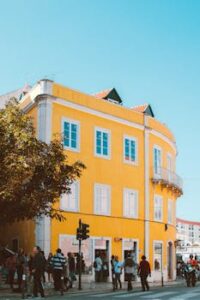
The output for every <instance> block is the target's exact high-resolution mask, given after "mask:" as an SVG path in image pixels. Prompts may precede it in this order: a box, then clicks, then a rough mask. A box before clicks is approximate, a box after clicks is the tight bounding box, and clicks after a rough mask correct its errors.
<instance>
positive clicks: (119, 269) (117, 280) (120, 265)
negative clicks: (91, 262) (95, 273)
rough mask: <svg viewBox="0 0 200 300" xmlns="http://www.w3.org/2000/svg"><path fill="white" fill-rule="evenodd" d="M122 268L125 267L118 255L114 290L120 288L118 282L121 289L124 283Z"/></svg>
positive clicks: (116, 257) (115, 264) (115, 262)
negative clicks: (122, 281) (122, 280)
mask: <svg viewBox="0 0 200 300" xmlns="http://www.w3.org/2000/svg"><path fill="white" fill-rule="evenodd" d="M122 268H123V263H122V262H120V261H119V258H118V256H115V261H114V273H115V284H114V290H117V289H118V283H119V288H120V289H121V288H122V283H121V274H122Z"/></svg>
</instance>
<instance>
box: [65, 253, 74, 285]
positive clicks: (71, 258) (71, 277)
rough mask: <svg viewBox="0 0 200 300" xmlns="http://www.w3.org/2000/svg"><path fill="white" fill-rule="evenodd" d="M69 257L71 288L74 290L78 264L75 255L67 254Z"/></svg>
mask: <svg viewBox="0 0 200 300" xmlns="http://www.w3.org/2000/svg"><path fill="white" fill-rule="evenodd" d="M67 257H68V271H69V282H70V284H69V288H73V282H74V281H76V263H75V258H74V254H73V253H71V252H68V253H67Z"/></svg>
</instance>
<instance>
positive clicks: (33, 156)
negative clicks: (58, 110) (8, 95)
mask: <svg viewBox="0 0 200 300" xmlns="http://www.w3.org/2000/svg"><path fill="white" fill-rule="evenodd" d="M84 168H85V166H84V164H83V163H82V162H80V161H76V162H75V163H73V164H69V163H68V161H67V156H66V154H65V153H64V151H63V144H62V142H61V139H54V140H53V141H52V142H51V143H50V144H46V143H44V142H42V141H40V140H38V139H37V138H36V133H35V128H34V126H33V122H32V119H31V117H30V116H28V115H27V114H25V113H24V112H23V111H22V110H20V108H19V106H18V105H17V103H16V101H14V100H12V101H9V103H8V104H7V105H6V107H5V108H4V109H1V110H0V223H12V222H14V221H20V220H30V219H34V218H35V217H39V216H41V215H46V216H49V217H51V218H57V219H59V220H63V219H64V217H63V215H62V212H61V211H60V210H59V209H58V210H57V209H56V208H55V207H56V206H55V205H54V204H55V203H56V202H57V201H58V198H59V197H60V195H61V194H62V193H69V192H70V187H69V186H70V184H71V183H72V182H73V181H74V180H76V179H77V178H78V177H80V176H81V173H82V171H83V169H84Z"/></svg>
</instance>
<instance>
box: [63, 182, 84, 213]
mask: <svg viewBox="0 0 200 300" xmlns="http://www.w3.org/2000/svg"><path fill="white" fill-rule="evenodd" d="M72 185H76V187H75V189H76V188H77V199H76V207H75V208H74V209H72V208H70V207H69V206H68V205H67V204H66V205H63V201H70V200H69V199H70V196H71V194H70V193H65V194H63V195H61V196H60V209H62V210H63V211H71V212H79V211H80V181H79V180H77V181H74V182H73V183H72ZM72 185H71V186H72ZM62 197H63V199H62Z"/></svg>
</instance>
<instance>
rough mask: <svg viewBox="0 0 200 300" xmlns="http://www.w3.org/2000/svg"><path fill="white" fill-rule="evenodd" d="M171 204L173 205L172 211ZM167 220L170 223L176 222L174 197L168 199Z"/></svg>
mask: <svg viewBox="0 0 200 300" xmlns="http://www.w3.org/2000/svg"><path fill="white" fill-rule="evenodd" d="M170 205H171V212H170ZM170 214H171V216H170ZM170 219H171V220H170ZM167 220H168V224H174V201H173V200H172V199H168V203H167Z"/></svg>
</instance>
